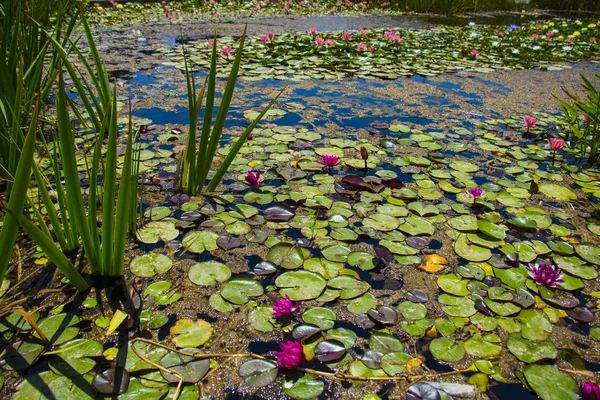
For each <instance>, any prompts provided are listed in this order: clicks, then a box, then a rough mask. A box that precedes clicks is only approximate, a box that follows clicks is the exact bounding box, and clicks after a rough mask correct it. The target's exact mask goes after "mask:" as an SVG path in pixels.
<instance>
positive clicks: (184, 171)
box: [179, 29, 283, 194]
mask: <svg viewBox="0 0 600 400" xmlns="http://www.w3.org/2000/svg"><path fill="white" fill-rule="evenodd" d="M245 38H246V29H244V33H243V35H242V38H241V40H240V45H239V48H238V50H237V52H236V57H235V61H234V62H233V65H232V67H231V73H230V74H229V79H227V86H226V87H225V90H224V92H223V96H222V98H221V104H220V106H219V111H218V113H217V116H216V118H215V121H214V124H213V117H212V116H213V110H214V104H215V86H216V76H217V68H216V65H217V39H216V33H215V39H214V41H213V46H212V56H211V61H210V71H209V74H208V78H207V81H206V82H205V83H204V85H203V86H202V89H201V90H200V92H199V93H197V90H196V82H195V79H194V74H193V72H192V71H190V69H189V68H188V61H187V58H185V60H186V61H185V67H186V68H185V72H186V80H187V92H188V107H189V114H190V127H189V131H188V138H187V142H186V146H185V150H184V153H183V162H182V165H181V174H180V176H179V188H180V190H181V191H182V192H184V193H188V194H199V193H202V192H203V191H204V190H205V191H207V192H212V191H214V190H215V189H216V187H217V185H218V184H219V183H220V182H221V180H222V179H223V175H225V172H227V169H228V168H229V166H230V165H231V162H232V161H233V159H234V158H235V156H236V155H237V153H238V152H239V150H240V149H241V147H242V145H243V144H244V142H245V141H246V139H247V138H248V135H250V133H251V132H252V130H253V129H254V127H255V126H256V125H257V124H258V122H259V121H260V120H261V119H262V117H263V116H264V115H265V113H266V112H267V111H268V110H269V109H270V108H271V106H272V105H273V103H275V101H276V100H277V98H278V97H279V95H281V93H282V92H283V91H282V92H280V93H279V94H278V95H277V96H276V97H275V98H274V99H273V100H272V101H271V102H270V103H269V105H268V106H267V107H266V108H265V109H264V110H263V112H262V113H260V114H259V115H258V116H257V117H256V118H255V119H254V121H253V122H252V123H251V124H250V126H249V127H248V128H246V130H245V131H244V132H243V133H242V135H241V136H240V137H239V138H238V139H237V141H236V142H235V144H234V145H233V146H232V147H231V150H230V151H229V153H228V154H227V157H225V160H224V161H223V164H222V165H221V166H220V167H219V169H218V170H217V171H216V173H215V175H214V176H213V178H212V179H211V180H210V182H209V184H208V185H207V186H206V189H205V188H204V185H205V182H206V178H207V176H208V173H209V171H210V167H211V165H212V162H213V158H214V156H215V153H216V152H217V150H218V147H219V144H220V142H221V136H222V133H223V127H224V126H225V119H226V117H227V112H228V111H229V105H230V104H231V99H232V97H233V91H234V89H235V84H236V80H237V76H238V70H239V67H240V62H241V57H242V50H243V48H244V40H245ZM205 92H206V105H205V107H204V119H203V121H202V129H201V133H200V143H199V144H197V143H196V133H197V126H198V118H199V116H200V110H201V108H202V101H203V99H204V94H205Z"/></svg>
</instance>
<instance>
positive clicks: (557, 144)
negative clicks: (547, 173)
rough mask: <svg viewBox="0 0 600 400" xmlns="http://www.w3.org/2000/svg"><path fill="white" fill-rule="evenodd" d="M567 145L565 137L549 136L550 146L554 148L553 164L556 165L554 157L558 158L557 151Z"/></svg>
mask: <svg viewBox="0 0 600 400" xmlns="http://www.w3.org/2000/svg"><path fill="white" fill-rule="evenodd" d="M564 145H565V141H564V139H559V138H549V139H548V146H550V148H551V149H552V150H553V151H552V165H554V159H555V158H556V152H557V151H558V150H560V149H562V148H563V146H564Z"/></svg>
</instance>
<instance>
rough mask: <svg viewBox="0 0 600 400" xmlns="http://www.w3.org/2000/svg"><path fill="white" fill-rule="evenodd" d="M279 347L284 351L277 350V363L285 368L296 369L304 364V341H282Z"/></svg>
mask: <svg viewBox="0 0 600 400" xmlns="http://www.w3.org/2000/svg"><path fill="white" fill-rule="evenodd" d="M279 348H281V350H282V351H276V352H275V358H277V365H279V366H280V367H282V368H285V369H294V368H297V367H299V366H300V365H302V362H303V361H304V354H303V348H302V342H300V341H299V340H293V341H292V340H290V341H287V342H281V343H279Z"/></svg>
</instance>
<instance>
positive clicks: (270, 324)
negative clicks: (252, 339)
mask: <svg viewBox="0 0 600 400" xmlns="http://www.w3.org/2000/svg"><path fill="white" fill-rule="evenodd" d="M248 322H250V324H251V325H252V327H253V328H254V329H256V330H257V331H260V332H271V331H273V329H275V318H273V307H270V306H258V307H256V308H253V309H252V311H250V313H249V314H248Z"/></svg>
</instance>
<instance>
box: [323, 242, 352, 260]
mask: <svg viewBox="0 0 600 400" xmlns="http://www.w3.org/2000/svg"><path fill="white" fill-rule="evenodd" d="M321 254H323V257H325V259H327V260H329V261H333V262H340V263H343V262H346V260H347V259H348V254H350V248H349V247H347V246H344V245H339V244H337V245H333V246H326V247H324V248H323V249H322V250H321Z"/></svg>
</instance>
